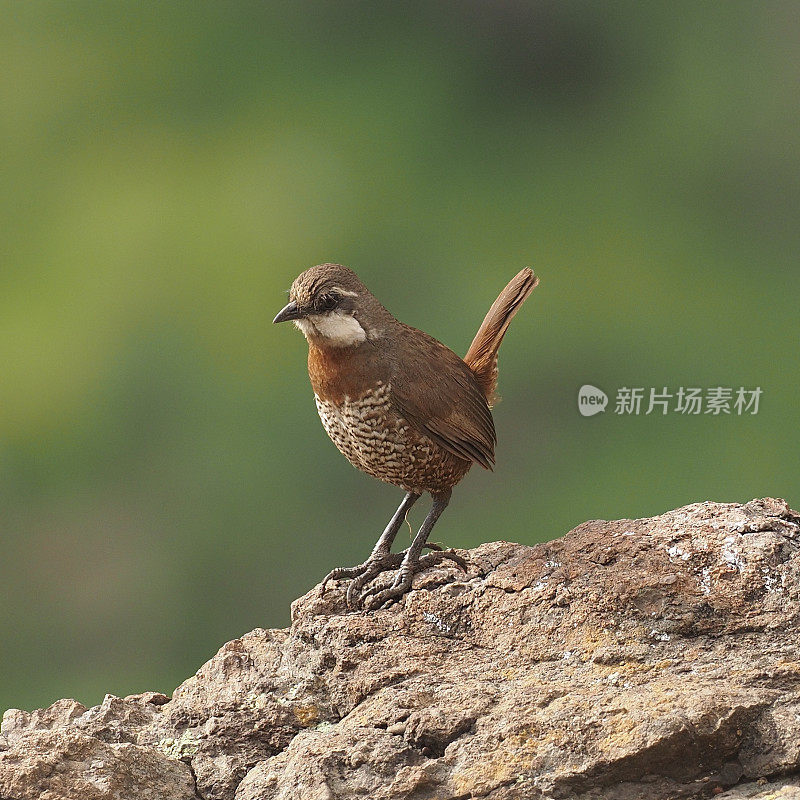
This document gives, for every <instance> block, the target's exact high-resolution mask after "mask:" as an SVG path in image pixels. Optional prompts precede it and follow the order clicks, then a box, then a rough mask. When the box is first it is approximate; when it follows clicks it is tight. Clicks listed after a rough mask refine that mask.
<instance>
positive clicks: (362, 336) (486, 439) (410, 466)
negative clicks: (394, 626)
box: [273, 264, 539, 608]
mask: <svg viewBox="0 0 800 800" xmlns="http://www.w3.org/2000/svg"><path fill="white" fill-rule="evenodd" d="M538 282H539V280H538V278H537V277H536V276H535V275H534V274H533V272H532V270H530V269H527V268H526V269H523V270H522V271H521V272H519V273H518V274H517V275H516V276H515V277H514V278H513V279H512V280H511V282H510V283H509V284H508V286H506V288H505V289H503V291H502V292H501V293H500V296H499V297H498V298H497V300H495V302H494V304H493V305H492V307H491V308H490V309H489V313H488V314H487V315H486V318H485V319H484V320H483V324H482V325H481V326H480V328H479V329H478V332H477V334H476V335H475V339H474V340H473V342H472V344H471V345H470V348H469V350H468V351H467V355H466V356H465V357H464V359H463V360H462V359H461V358H459V357H458V356H457V355H456V354H455V353H454V352H453V351H452V350H450V349H449V348H448V347H445V346H444V345H443V344H442V343H441V342H439V341H437V340H436V339H434V338H433V337H432V336H428V334H427V333H423V332H422V331H419V330H417V329H416V328H412V327H410V326H409V325H405V324H404V323H402V322H400V321H399V320H397V319H395V318H394V317H393V316H392V315H391V314H390V313H389V312H388V311H387V310H386V309H385V308H384V307H383V306H382V305H381V304H380V303H379V302H378V300H377V299H376V298H375V296H374V295H373V294H372V293H371V292H370V291H369V289H367V287H366V286H364V284H363V283H362V282H361V281H360V280H359V278H358V276H357V275H356V274H355V273H354V272H353V271H352V270H350V269H348V268H347V267H343V266H341V265H339V264H320V265H319V266H316V267H311V269H308V270H306V271H305V272H303V273H302V274H301V275H300V276H298V278H297V279H296V280H295V281H294V283H293V284H292V288H291V290H290V292H289V303H288V304H287V305H286V306H285V307H284V308H283V309H281V311H280V312H279V313H278V315H277V316H276V317H275V319H274V320H273V322H285V321H286V320H293V321H294V323H295V325H297V327H298V328H300V330H301V331H302V332H303V334H304V335H305V337H306V339H307V340H308V374H309V377H310V378H311V386H312V388H313V389H314V399H315V401H316V404H317V410H318V411H319V416H320V419H321V420H322V424H323V426H324V427H325V430H326V431H327V433H328V436H330V438H331V439H332V440H333V443H334V444H335V445H336V447H338V448H339V450H340V451H341V452H342V453H343V454H344V456H345V457H346V458H347V460H348V461H349V462H350V463H351V464H352V465H353V466H354V467H357V468H358V469H360V470H362V471H364V472H366V473H368V474H370V475H373V476H375V477H376V478H380V480H382V481H385V482H386V483H391V484H393V485H395V486H399V487H401V488H402V489H405V491H406V496H405V497H404V498H403V502H402V503H401V504H400V507H399V508H398V509H397V511H396V512H395V515H394V516H393V517H392V519H391V520H390V522H389V524H388V525H387V526H386V529H385V530H384V532H383V533H382V534H381V537H380V538H379V539H378V541H377V543H376V545H375V547H374V549H373V551H372V554H371V555H370V557H369V558H368V559H367V560H366V561H365V562H364V563H363V564H359V565H358V566H355V567H340V568H338V569H334V570H333V571H332V572H330V573H329V574H328V576H327V577H326V578H325V580H324V581H323V582H322V590H323V591H324V589H325V586H326V585H327V583H328V582H329V581H331V580H336V579H340V578H350V579H352V581H351V583H350V586H349V587H348V591H347V602H348V605H349V606H350V607H353V606H355V605H358V604H361V605H363V606H366V607H368V608H379V607H381V606H383V605H385V604H388V603H390V602H392V601H395V600H397V599H398V598H400V597H402V596H403V595H404V594H405V593H406V592H407V591H408V590H409V589H410V588H411V581H412V578H413V576H414V574H415V573H417V572H420V571H421V570H423V569H426V568H427V567H430V566H432V565H433V564H436V563H438V562H439V561H441V560H442V559H443V558H449V559H451V560H453V561H456V562H458V563H459V564H460V565H461V566H462V568H463V567H465V566H466V565H465V564H464V562H463V559H461V558H460V557H459V556H457V555H455V554H454V553H452V552H443V551H439V549H438V547H437V546H436V545H431V544H427V540H428V536H429V535H430V532H431V529H432V528H433V526H434V524H435V523H436V520H437V519H439V516H440V515H441V513H442V512H443V511H444V509H445V508H446V507H447V504H448V502H449V501H450V493H451V491H452V488H453V486H455V485H456V484H457V483H458V482H459V481H460V480H461V479H462V478H463V477H464V475H466V474H467V472H468V471H469V468H470V467H471V466H472V464H473V462H476V463H478V464H480V465H481V466H482V467H484V468H485V469H492V467H493V465H494V447H495V442H496V438H495V431H494V422H493V421H492V415H491V412H490V411H489V409H490V407H491V405H492V403H493V401H494V392H495V388H496V385H497V351H498V348H499V347H500V343H501V342H502V341H503V336H505V333H506V330H508V326H509V323H510V322H511V319H512V317H513V316H514V314H516V312H517V310H518V309H519V307H520V306H521V305H522V303H523V302H524V301H525V299H526V298H527V297H528V295H529V294H530V293H531V292H532V291H533V289H534V287H535V286H536V285H537V284H538ZM424 492H429V493H430V495H431V497H432V498H433V505H432V507H431V509H430V512H429V513H428V515H427V517H426V518H425V521H424V522H423V523H422V526H421V527H420V529H419V533H417V535H416V536H415V537H414V540H413V541H412V543H411V546H410V547H409V548H408V549H407V550H405V551H404V552H403V553H392V552H391V547H392V542H393V541H394V538H395V536H396V535H397V532H398V530H399V529H400V526H401V525H402V524H403V520H404V519H405V517H406V513H407V512H408V510H409V509H410V508H411V506H412V505H414V503H415V502H416V501H417V500H419V498H420V497H421V495H422V494H423V493H424ZM425 547H428V548H430V549H432V550H435V551H437V552H432V553H430V554H428V555H426V556H423V555H422V551H423V549H425ZM392 569H397V574H396V576H395V577H394V580H393V582H392V583H391V585H389V586H388V587H382V586H374V587H373V588H368V589H367V590H366V591H363V592H362V591H361V590H362V589H363V587H364V586H365V585H366V584H368V583H369V582H370V581H372V580H373V579H374V578H376V577H377V576H378V575H380V574H381V573H382V572H386V571H388V570H392Z"/></svg>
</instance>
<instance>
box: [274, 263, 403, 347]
mask: <svg viewBox="0 0 800 800" xmlns="http://www.w3.org/2000/svg"><path fill="white" fill-rule="evenodd" d="M387 313H388V312H386V310H385V309H384V308H383V306H381V304H380V303H379V302H378V301H377V300H376V299H375V297H374V295H373V294H372V293H371V292H370V291H369V289H367V287H366V286H364V284H363V283H361V281H360V280H359V278H358V276H357V275H356V274H355V272H353V271H352V270H351V269H348V268H347V267H343V266H342V265H341V264H319V265H318V266H316V267H311V269H307V270H306V271H305V272H303V273H301V274H300V275H298V276H297V278H295V281H294V283H293V284H292V288H291V289H290V290H289V302H288V303H287V304H286V305H285V306H284V307H283V308H282V309H281V310H280V311H279V312H278V314H277V316H276V317H275V319H274V320H272V321H273V322H286V321H288V320H292V321H293V322H294V324H295V325H297V327H298V328H300V330H301V331H302V332H303V334H304V336H305V337H306V339H308V340H309V341H313V342H314V343H315V344H317V345H321V346H327V347H353V346H356V345H359V344H361V343H362V342H365V341H366V340H367V339H374V338H377V337H378V336H380V335H381V331H382V322H383V321H384V314H387Z"/></svg>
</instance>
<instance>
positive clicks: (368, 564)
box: [320, 492, 421, 607]
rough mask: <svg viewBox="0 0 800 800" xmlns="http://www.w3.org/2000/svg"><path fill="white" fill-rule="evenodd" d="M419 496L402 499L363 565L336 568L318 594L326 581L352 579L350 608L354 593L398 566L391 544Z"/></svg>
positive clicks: (400, 555) (322, 591) (411, 495)
mask: <svg viewBox="0 0 800 800" xmlns="http://www.w3.org/2000/svg"><path fill="white" fill-rule="evenodd" d="M420 496H421V495H418V494H414V493H413V492H409V493H408V494H407V495H406V496H405V497H404V498H403V502H402V503H400V506H399V507H398V509H397V511H395V512H394V516H393V517H392V518H391V519H390V520H389V524H388V525H387V526H386V529H385V530H384V531H383V533H382V534H381V535H380V538H379V539H378V541H377V542H376V543H375V547H373V548H372V553H371V554H370V557H369V558H368V559H367V560H366V561H365V562H364V563H363V564H358V565H357V566H355V567H337V568H336V569H334V570H331V571H330V572H329V573H328V574H327V575H326V576H325V579H324V580H323V581H322V586H321V587H320V594H324V592H325V587H326V586H327V584H328V581H335V580H339V579H340V578H353V579H354V580H353V581H352V583H351V584H350V586H349V587H348V589H347V604H348V605H349V606H351V607H352V606H353V605H354V602H355V599H356V592H358V591H359V590H360V589H361V587H362V586H363V585H364V584H365V583H366V582H367V581H370V580H372V579H373V578H374V577H375V576H376V575H379V574H380V573H381V572H383V571H384V570H387V569H393V568H394V567H397V566H399V565H400V563H401V561H402V558H403V556H402V554H401V553H397V554H393V553H392V552H391V549H392V542H394V537H395V536H397V532H398V531H399V530H400V526H401V525H402V524H403V520H404V519H405V518H406V514H407V513H408V510H409V509H410V508H411V506H413V505H414V503H416V502H417V500H419V498H420Z"/></svg>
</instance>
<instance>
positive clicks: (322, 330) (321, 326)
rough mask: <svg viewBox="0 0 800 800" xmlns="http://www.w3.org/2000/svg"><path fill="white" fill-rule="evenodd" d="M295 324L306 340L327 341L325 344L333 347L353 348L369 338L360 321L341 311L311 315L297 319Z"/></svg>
mask: <svg viewBox="0 0 800 800" xmlns="http://www.w3.org/2000/svg"><path fill="white" fill-rule="evenodd" d="M294 324H295V325H297V327H298V328H300V330H301V331H302V332H303V336H305V337H306V339H310V338H311V337H316V338H320V339H325V343H326V344H328V345H330V346H331V347H352V346H353V345H355V344H360V343H361V342H363V341H365V340H366V338H367V334H366V333H365V331H364V329H363V328H362V327H361V325H360V324H359V322H358V320H357V319H356V318H355V317H353V316H351V315H350V314H344V313H342V312H341V311H332V312H331V313H329V314H310V315H309V316H307V317H304V318H302V319H296V320H295V321H294Z"/></svg>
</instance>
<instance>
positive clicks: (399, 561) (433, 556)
mask: <svg viewBox="0 0 800 800" xmlns="http://www.w3.org/2000/svg"><path fill="white" fill-rule="evenodd" d="M430 549H432V550H434V552H432V553H429V554H428V555H426V556H422V558H418V559H416V560H414V561H406V560H405V555H406V553H405V552H403V553H373V554H372V555H371V556H370V557H369V558H368V559H367V560H366V561H365V562H364V563H363V564H358V565H357V566H355V567H337V568H336V569H334V570H331V571H330V572H329V573H328V574H327V575H326V576H325V578H324V580H323V581H322V584H321V586H320V592H319V593H320V596H322V595H323V594H324V593H325V590H326V588H327V585H328V583H329V582H330V581H336V580H342V579H344V580H347V579H350V585H349V586H348V587H347V607H348V608H351V609H355V608H359V607H361V608H366V609H370V610H372V609H376V608H381V607H383V606H386V605H389V604H391V603H392V602H395V601H397V600H399V599H400V598H401V597H402V596H403V595H404V594H406V592H408V590H409V589H410V588H411V581H412V580H413V577H414V575H416V574H417V573H418V572H423V571H424V570H426V569H429V568H430V567H433V566H435V565H436V564H439V563H440V562H442V561H444V560H445V559H449V560H450V561H455V563H456V564H458V566H459V567H461V569H463V570H464V571H466V570H467V562H466V561H465V560H464V559H463V558H461V556H459V555H457V554H456V553H454V552H453V551H452V550H442V549H441V548H440V547H439V546H438V545H434V544H431V545H430ZM398 567H399V569H398ZM394 569H398V572H397V575H396V576H395V578H394V580H393V581H392V583H391V584H390V585H389V586H388V587H387V586H386V584H385V583H384V584H383V585H381V584H380V583H379V584H378V585H376V586H371V587H369V588H368V589H366V590H364V591H362V589H363V588H364V586H365V585H366V584H367V583H369V582H370V581H372V580H374V579H375V578H377V577H378V576H379V575H380V574H381V573H383V572H388V571H389V570H394Z"/></svg>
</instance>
